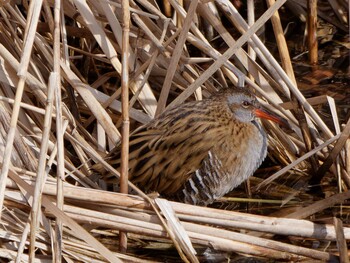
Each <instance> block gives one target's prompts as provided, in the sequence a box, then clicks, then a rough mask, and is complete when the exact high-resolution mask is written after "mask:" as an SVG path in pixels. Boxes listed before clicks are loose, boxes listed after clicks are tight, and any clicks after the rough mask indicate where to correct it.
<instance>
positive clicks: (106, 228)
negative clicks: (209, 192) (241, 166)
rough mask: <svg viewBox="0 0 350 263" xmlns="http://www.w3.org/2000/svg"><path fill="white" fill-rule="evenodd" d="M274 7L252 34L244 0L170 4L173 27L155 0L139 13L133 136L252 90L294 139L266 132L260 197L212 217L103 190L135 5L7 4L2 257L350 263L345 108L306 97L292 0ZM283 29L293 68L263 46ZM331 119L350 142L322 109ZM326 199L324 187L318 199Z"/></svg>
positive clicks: (238, 200)
mask: <svg viewBox="0 0 350 263" xmlns="http://www.w3.org/2000/svg"><path fill="white" fill-rule="evenodd" d="M237 2H239V1H237ZM268 2H270V6H271V7H270V8H268V9H267V10H264V11H266V12H264V13H263V14H262V15H261V16H259V18H258V20H257V21H256V22H255V23H252V25H251V26H250V27H248V25H247V23H246V22H245V20H244V19H243V18H242V16H241V14H240V13H239V12H238V11H237V9H236V7H235V6H234V5H233V4H232V3H231V2H229V1H215V2H208V3H206V2H200V1H190V2H189V3H187V4H186V3H185V5H184V6H183V5H181V4H179V3H178V2H176V1H173V0H169V1H165V2H164V3H165V7H166V6H167V5H166V4H167V3H168V4H170V5H171V8H172V10H173V13H172V14H170V15H173V17H172V19H170V18H168V17H167V16H165V15H164V13H165V11H164V9H162V11H164V13H163V12H162V11H161V10H160V8H159V7H158V6H157V5H155V4H152V3H151V2H149V1H141V0H139V1H130V2H129V4H130V14H131V21H132V23H131V24H130V37H129V41H128V42H127V45H128V47H129V51H130V55H129V56H126V58H128V64H127V65H128V70H129V73H130V76H129V82H128V85H129V88H130V91H131V93H130V97H129V105H128V108H129V111H128V113H129V118H130V127H131V130H133V129H135V128H136V127H138V126H140V125H142V124H144V123H147V122H148V121H150V120H151V119H152V118H154V116H155V115H156V114H158V113H160V112H162V111H163V110H164V108H165V107H169V106H174V105H178V104H180V103H182V102H184V101H185V100H187V99H189V100H193V99H201V98H203V97H208V96H209V94H211V93H213V92H214V91H215V90H216V89H217V88H219V87H225V86H227V84H228V83H233V84H234V85H242V83H245V84H248V85H249V86H250V88H251V89H252V90H253V91H254V92H255V93H256V95H257V96H258V97H259V98H260V100H261V102H262V103H263V104H264V105H265V106H266V107H268V108H270V109H271V110H273V111H275V112H277V113H278V114H280V115H282V116H284V117H285V118H286V119H288V121H289V123H290V125H291V128H292V129H291V130H285V129H281V128H280V127H277V126H276V125H273V124H271V123H269V122H264V123H263V124H264V126H265V129H266V130H267V131H268V133H269V161H268V162H266V163H265V164H264V166H263V167H262V168H261V169H260V170H258V172H257V174H256V175H257V176H256V177H254V178H252V179H251V180H250V187H249V195H250V198H246V197H247V194H246V191H244V189H238V190H235V191H234V193H232V194H230V195H229V196H227V197H225V198H222V199H221V200H218V202H216V203H215V204H214V205H213V207H211V208H206V207H195V206H191V205H186V204H180V203H176V202H170V201H167V200H165V199H161V198H152V197H149V196H146V195H145V194H143V193H142V192H141V191H140V190H138V189H137V188H136V187H135V186H132V187H133V188H134V191H136V194H135V195H126V194H120V193H116V192H110V191H106V190H105V188H104V185H103V182H101V184H96V183H95V182H94V181H93V180H92V179H91V177H90V176H91V170H90V167H91V165H92V164H93V163H94V162H101V163H103V156H104V155H105V154H106V153H107V152H108V151H110V150H111V149H113V148H114V147H115V146H116V145H117V144H118V143H120V139H121V138H120V130H121V126H122V123H123V122H122V120H123V119H122V115H121V112H122V103H121V94H122V90H121V87H120V86H121V83H122V82H121V76H122V74H123V70H122V67H123V66H124V67H125V63H124V64H122V63H121V62H122V57H123V55H124V56H125V54H124V53H123V50H125V49H123V47H122V32H123V26H125V24H123V23H122V18H123V17H122V15H123V13H122V5H121V4H122V3H121V2H118V1H105V0H104V1H99V2H96V1H81V0H74V1H62V3H61V5H60V1H55V2H54V1H32V2H29V3H27V2H26V1H23V3H21V4H18V3H15V2H12V1H2V2H1V4H0V26H1V28H0V34H1V37H0V67H1V70H0V84H1V86H0V87H1V89H0V91H1V94H0V98H1V104H0V106H1V107H0V118H1V119H0V125H1V126H0V128H1V129H0V130H1V136H0V138H1V140H2V141H1V145H0V146H1V148H0V149H1V152H2V154H1V155H2V156H3V158H2V159H1V178H0V187H2V188H1V191H0V200H1V202H0V204H1V208H2V210H1V211H2V212H1V225H0V226H1V227H0V238H1V243H0V244H1V247H0V257H1V258H4V259H10V260H14V259H16V261H17V262H20V261H21V260H22V261H29V260H32V261H33V262H51V261H52V260H53V259H55V260H57V261H59V260H60V259H61V258H63V259H64V260H66V261H68V262H75V261H81V262H90V261H92V260H94V261H96V262H100V261H101V262H104V261H111V262H119V261H130V262H148V261H149V262H158V261H164V260H168V261H174V262H175V261H179V260H180V258H181V260H184V261H191V262H199V261H200V262H203V261H210V260H211V261H214V262H220V261H222V260H224V259H226V260H227V258H231V259H233V260H236V259H237V258H239V257H242V256H243V255H244V256H247V257H248V256H254V257H258V258H270V259H274V260H284V261H308V260H309V261H316V260H319V261H332V260H338V259H339V258H340V260H345V259H346V258H348V252H347V244H348V243H349V239H350V228H349V227H348V226H349V219H348V213H349V208H348V206H347V200H348V199H349V197H350V193H349V190H348V189H349V187H350V179H349V172H350V158H349V156H350V154H349V145H350V143H349V139H348V138H349V133H350V123H349V121H348V120H345V122H344V123H339V118H338V116H337V110H336V104H335V103H334V99H333V98H331V97H329V96H326V95H323V96H320V97H317V98H308V99H305V97H304V96H303V94H302V93H301V92H300V90H299V89H298V87H297V84H298V82H297V80H296V79H295V77H294V73H293V68H292V67H291V62H290V60H289V56H288V50H287V47H286V45H285V41H284V38H283V34H282V32H281V30H282V27H281V26H280V19H279V17H278V16H277V15H276V14H275V11H276V10H280V11H281V12H283V9H280V8H281V7H282V6H283V4H284V2H285V1H276V2H274V1H268ZM337 3H340V6H341V5H342V1H337ZM289 4H290V3H289ZM294 4H295V3H294ZM295 5H296V4H295ZM59 7H60V9H59ZM301 7H303V6H302V5H301ZM283 8H285V7H284V6H283ZM54 10H59V12H58V13H57V14H56V15H55V13H54ZM249 10H250V11H251V9H249ZM337 10H338V9H337ZM124 14H125V13H124ZM337 17H338V18H339V20H340V21H338V24H340V25H342V24H341V23H342V21H341V19H342V18H341V15H338V16H337ZM270 20H271V22H272V23H273V29H274V34H275V35H276V41H277V45H278V49H279V53H280V55H281V57H283V59H281V62H279V61H277V60H276V59H275V58H274V55H275V54H271V53H270V51H269V50H268V49H267V48H266V46H265V45H264V44H263V42H262V41H261V40H260V38H259V37H258V36H257V35H255V34H254V33H256V32H257V30H258V29H259V28H260V27H261V26H263V25H265V24H266V23H267V22H268V21H270ZM58 21H59V22H58ZM59 25H61V27H60V26H59ZM124 29H125V28H124ZM124 32H125V31H124ZM60 35H61V37H58V36H60ZM248 41H249V48H246V47H245V45H246V43H247V42H248ZM242 47H243V48H242ZM246 49H247V50H248V51H247V52H246V51H245V50H246ZM248 54H249V55H248ZM254 54H255V55H254ZM255 56H257V58H258V60H257V61H255V59H254V57H255ZM124 62H125V60H124ZM280 63H281V65H282V67H281V66H280ZM124 72H125V69H124ZM248 72H249V74H248ZM327 104H328V105H329V108H330V112H331V117H330V118H329V119H330V120H331V121H332V122H333V125H334V128H333V127H331V128H330V127H329V126H328V125H326V124H325V123H324V120H323V119H322V118H321V117H320V115H319V113H318V112H317V111H316V110H315V109H314V107H315V106H317V105H327ZM341 120H343V119H342V118H341ZM12 142H13V143H12ZM12 145H13V147H12ZM105 165H106V166H107V165H108V164H105ZM114 172H115V173H116V175H118V172H117V171H114ZM310 182H311V183H310ZM312 185H317V186H319V188H317V190H316V191H313V192H312V191H311V192H310V186H312ZM311 190H313V188H311ZM233 210H236V211H233ZM240 210H241V211H240ZM343 224H344V225H343ZM119 231H121V232H127V233H128V249H127V252H128V253H120V252H118V236H119V233H120V232H119ZM174 247H175V248H174ZM175 251H176V253H174V252H175ZM343 262H346V261H343Z"/></svg>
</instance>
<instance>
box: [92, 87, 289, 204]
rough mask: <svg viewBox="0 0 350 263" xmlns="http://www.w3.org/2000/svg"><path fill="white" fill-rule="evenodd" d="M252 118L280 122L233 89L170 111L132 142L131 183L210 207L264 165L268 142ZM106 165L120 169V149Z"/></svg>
mask: <svg viewBox="0 0 350 263" xmlns="http://www.w3.org/2000/svg"><path fill="white" fill-rule="evenodd" d="M256 117H262V118H267V119H271V120H274V121H276V122H279V123H281V122H282V119H280V118H278V117H276V116H274V115H271V114H270V113H268V112H266V111H265V110H262V108H261V106H260V105H259V104H258V102H257V100H256V98H255V97H254V96H253V95H252V94H250V93H249V92H247V91H244V90H242V89H237V88H229V89H224V90H222V91H220V92H218V93H217V94H215V95H214V96H212V97H210V98H208V99H204V100H202V101H192V102H188V103H184V104H182V105H180V106H178V107H175V108H172V109H169V110H167V111H165V112H164V113H163V114H161V115H160V116H159V117H158V118H156V119H154V120H152V121H151V122H150V123H148V124H146V125H144V126H142V127H140V128H138V129H137V130H135V131H134V132H133V133H132V135H131V136H130V149H129V152H130V156H129V167H130V173H129V179H130V180H131V181H132V182H133V183H135V184H137V185H139V186H140V187H141V188H143V189H144V190H145V191H157V192H159V193H160V194H162V195H165V196H177V197H178V198H180V199H181V200H182V201H184V202H186V203H192V204H200V205H207V204H210V203H212V202H213V201H214V200H215V199H217V198H219V197H221V196H223V195H224V194H226V193H227V192H229V191H231V190H232V189H233V188H235V187H236V186H238V185H239V184H241V183H242V182H243V181H245V180H246V179H247V178H248V177H249V176H251V175H252V174H253V173H254V171H255V170H256V169H257V168H258V167H259V165H260V164H261V162H262V161H263V160H264V158H265V156H266V151H267V139H266V135H265V132H264V130H263V128H262V127H261V125H260V124H259V122H257V121H256V120H255V118H256ZM107 160H108V162H109V163H110V164H111V165H112V166H114V167H116V168H117V169H118V168H119V166H120V151H119V149H118V148H116V149H115V150H113V151H112V152H111V153H110V154H109V156H108V157H107ZM95 168H96V167H95ZM97 170H99V172H102V174H103V171H101V168H97Z"/></svg>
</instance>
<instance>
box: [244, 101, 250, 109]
mask: <svg viewBox="0 0 350 263" xmlns="http://www.w3.org/2000/svg"><path fill="white" fill-rule="evenodd" d="M249 105H250V103H249V102H248V101H246V100H244V101H243V102H242V106H243V108H248V107H249Z"/></svg>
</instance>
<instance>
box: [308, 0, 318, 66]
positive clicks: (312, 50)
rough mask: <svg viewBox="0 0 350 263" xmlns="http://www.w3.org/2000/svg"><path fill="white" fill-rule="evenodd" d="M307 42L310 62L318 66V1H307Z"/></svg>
mask: <svg viewBox="0 0 350 263" xmlns="http://www.w3.org/2000/svg"><path fill="white" fill-rule="evenodd" d="M307 11H308V12H307V42H308V47H309V62H310V64H311V65H316V64H318V44H317V0H307Z"/></svg>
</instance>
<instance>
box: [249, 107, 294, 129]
mask: <svg viewBox="0 0 350 263" xmlns="http://www.w3.org/2000/svg"><path fill="white" fill-rule="evenodd" d="M254 114H255V116H256V117H259V118H262V119H267V120H271V121H273V122H276V123H278V124H280V125H282V126H285V127H287V128H288V127H289V123H288V122H287V120H286V119H284V118H282V117H280V116H277V115H276V114H274V113H272V112H270V111H268V110H266V109H262V108H259V109H255V110H254Z"/></svg>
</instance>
